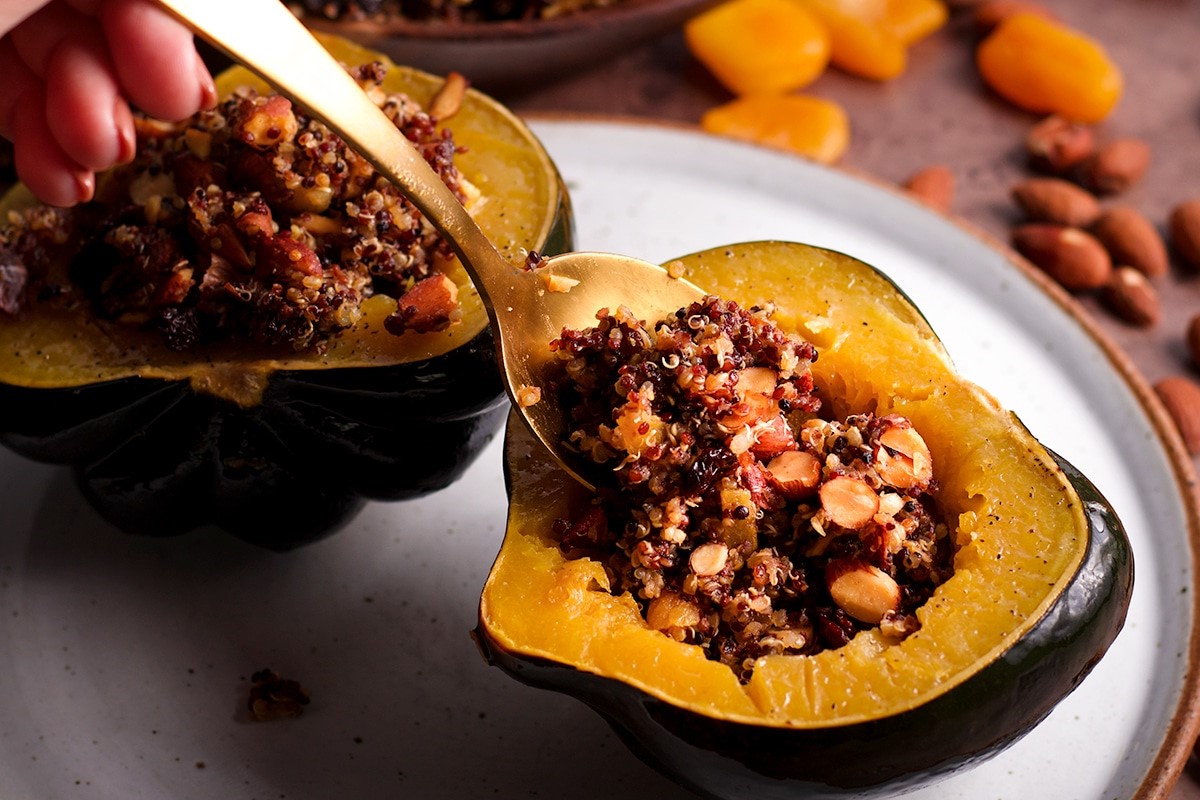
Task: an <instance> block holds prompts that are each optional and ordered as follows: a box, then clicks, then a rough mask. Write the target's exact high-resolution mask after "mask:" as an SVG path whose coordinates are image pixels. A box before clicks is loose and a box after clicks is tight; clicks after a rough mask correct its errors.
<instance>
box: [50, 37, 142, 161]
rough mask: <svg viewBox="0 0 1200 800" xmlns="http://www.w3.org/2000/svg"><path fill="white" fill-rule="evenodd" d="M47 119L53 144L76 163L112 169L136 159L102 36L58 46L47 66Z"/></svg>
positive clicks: (74, 40)
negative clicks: (51, 132)
mask: <svg viewBox="0 0 1200 800" xmlns="http://www.w3.org/2000/svg"><path fill="white" fill-rule="evenodd" d="M45 81H46V119H47V121H48V122H49V125H50V130H51V131H53V133H54V138H55V140H56V141H57V142H58V144H59V146H60V147H62V149H63V151H64V152H65V153H66V154H67V156H69V157H70V158H71V159H72V160H73V161H75V163H77V164H80V165H82V166H84V167H86V168H88V169H89V170H103V169H108V168H109V167H111V166H112V165H113V164H115V163H117V162H118V161H124V160H127V159H128V158H129V157H130V156H131V155H132V153H131V152H130V151H131V150H132V147H133V130H132V122H133V121H132V119H129V120H128V125H129V127H128V128H125V127H124V125H123V124H122V125H118V122H117V120H118V119H120V120H121V122H122V123H125V118H124V117H125V114H124V113H123V112H124V110H125V109H127V108H128V107H127V106H126V105H125V101H124V99H122V97H121V95H120V90H119V87H118V86H117V78H116V74H115V73H114V71H113V67H112V64H111V63H110V62H109V60H108V53H107V51H106V49H105V47H104V43H103V42H102V41H101V40H100V37H99V36H98V35H90V36H79V37H68V38H65V39H63V40H62V41H61V42H59V44H58V47H57V48H56V49H55V50H54V53H53V57H52V59H51V60H50V62H49V64H47V66H46V77H45Z"/></svg>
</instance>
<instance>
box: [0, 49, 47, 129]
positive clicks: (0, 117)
mask: <svg viewBox="0 0 1200 800" xmlns="http://www.w3.org/2000/svg"><path fill="white" fill-rule="evenodd" d="M0 75H3V76H4V77H3V80H0V136H3V137H4V138H5V139H9V140H11V139H12V128H13V126H12V121H13V114H14V112H15V111H16V107H17V100H18V99H19V98H20V97H21V96H22V95H24V94H25V93H26V92H28V91H30V90H31V89H34V88H36V87H37V86H39V85H40V84H41V79H39V78H38V76H36V75H34V74H33V70H31V69H30V68H29V67H28V66H27V65H26V64H25V62H24V61H23V60H22V59H21V57H20V56H19V55H17V48H16V46H15V45H14V44H13V42H12V40H11V39H9V38H8V37H5V38H3V39H0Z"/></svg>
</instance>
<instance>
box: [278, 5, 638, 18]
mask: <svg viewBox="0 0 1200 800" xmlns="http://www.w3.org/2000/svg"><path fill="white" fill-rule="evenodd" d="M285 2H286V4H287V5H288V6H289V7H290V8H291V9H292V12H293V13H295V14H296V15H297V16H301V17H303V16H305V15H311V16H315V17H322V18H324V19H347V20H354V21H364V20H369V21H372V22H388V21H390V20H397V19H406V20H417V21H422V20H436V21H438V22H441V23H449V24H454V23H463V22H500V21H503V20H517V19H554V18H556V17H565V16H568V15H570V14H576V13H578V12H580V11H587V10H588V9H592V8H602V7H604V6H611V5H615V4H616V3H619V2H620V0H292V1H291V2H287V0H285Z"/></svg>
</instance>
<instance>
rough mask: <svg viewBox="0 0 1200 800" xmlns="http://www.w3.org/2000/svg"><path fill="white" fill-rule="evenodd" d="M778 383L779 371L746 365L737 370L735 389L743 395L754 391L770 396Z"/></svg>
mask: <svg viewBox="0 0 1200 800" xmlns="http://www.w3.org/2000/svg"><path fill="white" fill-rule="evenodd" d="M777 383H779V373H778V372H776V371H775V370H773V369H771V368H769V367H747V368H746V369H743V370H740V371H739V372H738V380H737V387H736V388H737V390H738V393H739V394H740V395H742V396H743V397H745V396H746V395H747V394H749V393H751V392H754V393H757V394H761V395H765V396H767V397H770V396H771V395H773V394H774V393H775V386H776V384H777Z"/></svg>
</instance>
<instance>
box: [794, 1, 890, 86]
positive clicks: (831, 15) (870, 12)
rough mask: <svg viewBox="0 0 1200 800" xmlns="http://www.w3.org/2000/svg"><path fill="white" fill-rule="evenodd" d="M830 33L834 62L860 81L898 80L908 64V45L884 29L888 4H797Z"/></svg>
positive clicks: (861, 2)
mask: <svg viewBox="0 0 1200 800" xmlns="http://www.w3.org/2000/svg"><path fill="white" fill-rule="evenodd" d="M797 1H798V2H800V3H801V4H803V5H804V7H805V8H807V9H809V10H810V11H812V12H813V14H815V15H816V16H817V17H818V18H820V20H821V21H822V22H823V23H825V26H826V27H827V28H828V29H829V36H830V53H829V58H830V61H831V62H832V63H833V65H834V66H836V67H837V68H838V69H841V70H843V71H845V72H849V73H850V74H851V75H857V76H859V77H860V78H870V79H871V80H877V81H885V80H890V79H892V78H895V77H897V76H898V75H900V74H901V73H902V72H904V68H905V66H906V64H907V62H908V54H907V52H906V48H905V46H904V42H902V41H901V40H900V37H898V36H897V35H896V34H894V33H892V32H891V31H889V30H886V29H885V28H884V27H883V23H882V20H883V18H884V14H885V12H886V3H885V0H878V1H877V2H872V0H797Z"/></svg>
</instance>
